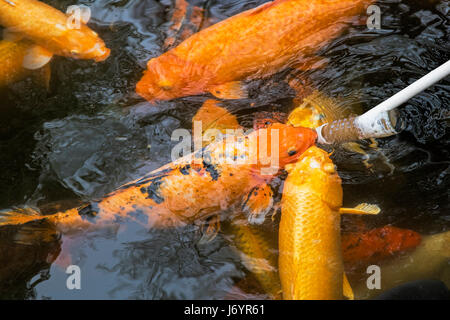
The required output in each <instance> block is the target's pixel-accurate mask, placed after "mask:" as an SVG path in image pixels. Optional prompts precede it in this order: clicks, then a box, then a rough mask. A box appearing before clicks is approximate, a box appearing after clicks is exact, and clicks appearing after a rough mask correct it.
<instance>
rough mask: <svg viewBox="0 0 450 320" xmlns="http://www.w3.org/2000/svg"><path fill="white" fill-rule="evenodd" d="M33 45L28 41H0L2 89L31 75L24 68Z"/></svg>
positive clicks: (0, 78) (0, 83) (0, 82)
mask: <svg viewBox="0 0 450 320" xmlns="http://www.w3.org/2000/svg"><path fill="white" fill-rule="evenodd" d="M32 47H33V43H32V42H31V41H27V40H21V41H6V40H1V41H0V87H3V86H5V85H7V84H9V83H13V82H16V81H19V80H22V79H23V78H25V77H27V76H28V75H29V74H30V70H28V69H26V68H25V67H24V66H23V61H24V59H25V56H26V54H27V51H28V50H29V49H30V48H32Z"/></svg>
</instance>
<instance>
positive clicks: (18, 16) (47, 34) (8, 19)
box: [0, 0, 110, 69]
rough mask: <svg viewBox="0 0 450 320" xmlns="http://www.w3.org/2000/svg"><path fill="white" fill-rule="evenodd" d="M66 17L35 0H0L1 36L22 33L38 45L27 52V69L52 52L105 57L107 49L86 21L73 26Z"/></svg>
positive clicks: (44, 61) (41, 62)
mask: <svg viewBox="0 0 450 320" xmlns="http://www.w3.org/2000/svg"><path fill="white" fill-rule="evenodd" d="M68 20H69V16H67V15H66V14H64V13H62V12H61V11H59V10H57V9H55V8H53V7H51V6H49V5H47V4H45V3H43V2H40V1H37V0H0V25H2V26H4V27H5V28H7V31H6V34H5V36H4V38H5V39H6V40H11V39H16V40H17V39H20V38H22V37H25V38H27V39H30V40H32V41H33V42H35V43H36V44H37V45H38V46H40V48H36V47H34V48H33V50H30V51H29V52H28V55H29V56H30V58H29V59H31V60H32V61H33V62H34V63H33V64H31V63H30V64H29V66H28V67H29V68H30V69H36V68H39V67H42V66H43V65H44V64H45V63H47V62H48V61H49V60H50V58H51V57H52V55H53V54H56V55H61V56H66V57H71V58H76V59H94V60H95V61H103V60H105V59H106V58H108V56H109V53H110V50H109V49H108V48H106V46H105V43H104V42H103V40H102V39H101V38H100V37H99V36H98V34H97V33H95V32H94V31H93V30H91V29H90V28H89V27H88V26H87V25H86V24H85V23H84V22H86V21H84V22H82V21H80V27H79V29H76V28H71V26H70V25H69V24H68ZM32 57H35V58H34V59H32Z"/></svg>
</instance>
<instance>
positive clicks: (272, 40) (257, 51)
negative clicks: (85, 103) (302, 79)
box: [136, 0, 373, 102]
mask: <svg viewBox="0 0 450 320" xmlns="http://www.w3.org/2000/svg"><path fill="white" fill-rule="evenodd" d="M372 1H373V0H339V1H337V0H320V1H314V2H311V1H307V0H276V1H273V2H268V3H265V4H263V5H261V6H259V7H257V8H254V9H251V10H247V11H244V12H242V13H240V14H237V15H235V16H233V17H230V18H228V19H226V20H223V21H221V22H219V23H216V24H214V25H212V26H210V27H208V28H206V29H203V30H201V31H200V32H198V33H196V34H194V35H192V36H191V37H189V38H188V39H186V40H184V41H183V42H182V43H181V44H179V45H178V46H177V47H175V48H173V49H171V50H169V51H167V52H166V53H164V54H162V55H160V56H159V57H156V58H153V59H151V60H150V61H149V62H148V63H147V70H146V72H145V74H144V76H143V77H142V79H141V80H140V81H139V82H138V84H137V86H136V92H137V93H138V94H139V95H141V96H142V97H144V98H145V99H147V100H149V101H150V102H155V101H158V100H170V99H175V98H179V97H184V96H189V95H198V94H203V93H207V92H209V93H211V94H213V95H214V96H216V97H218V98H224V99H238V98H243V97H246V95H247V93H246V90H245V89H244V88H243V83H242V81H245V80H252V79H257V78H263V77H268V76H270V75H272V74H274V73H276V72H278V71H280V70H282V69H285V68H287V67H289V66H295V65H297V64H302V61H303V60H305V59H311V56H312V55H313V54H315V52H316V51H317V50H318V49H319V48H320V47H322V46H323V45H324V44H326V43H327V41H328V40H329V39H332V38H334V37H336V36H338V35H339V34H341V33H342V32H343V30H345V28H346V27H347V24H348V22H350V20H352V19H353V18H354V17H355V15H358V14H360V13H362V12H363V11H364V9H365V8H366V6H367V5H369V4H370V3H371V2H372Z"/></svg>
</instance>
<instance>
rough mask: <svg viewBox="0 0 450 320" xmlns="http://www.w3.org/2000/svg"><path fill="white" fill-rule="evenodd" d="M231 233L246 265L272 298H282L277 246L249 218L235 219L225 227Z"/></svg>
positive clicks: (233, 241)
mask: <svg viewBox="0 0 450 320" xmlns="http://www.w3.org/2000/svg"><path fill="white" fill-rule="evenodd" d="M225 231H228V232H229V233H230V234H231V237H232V243H233V245H234V246H235V247H236V249H237V251H238V254H239V255H240V257H241V261H242V263H243V264H244V266H245V267H246V268H247V270H249V271H250V272H251V273H252V274H253V276H254V277H255V279H256V280H257V281H258V283H259V284H260V286H261V288H262V289H263V290H264V292H265V293H267V294H269V295H270V297H271V298H272V299H276V300H278V299H280V298H281V285H280V278H279V275H278V268H277V264H278V263H277V259H278V256H277V254H276V247H275V246H274V245H272V244H271V243H270V240H269V239H268V237H267V234H265V233H264V232H263V231H262V230H259V229H257V228H256V227H255V226H251V225H250V224H249V223H248V221H247V219H235V220H234V221H233V222H231V223H230V224H229V226H228V228H226V229H225Z"/></svg>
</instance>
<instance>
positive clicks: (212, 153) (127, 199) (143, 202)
mask: <svg viewBox="0 0 450 320" xmlns="http://www.w3.org/2000/svg"><path fill="white" fill-rule="evenodd" d="M262 130H263V129H261V130H257V131H253V132H252V133H250V134H249V135H241V136H239V137H238V136H237V137H236V140H238V141H239V140H241V141H242V142H243V143H244V144H245V145H248V144H250V143H251V141H260V140H259V137H260V136H261V135H263V134H264V135H266V136H267V140H268V144H269V145H270V146H272V141H273V140H272V139H274V138H275V134H276V135H278V136H279V143H278V144H277V146H278V149H279V166H280V168H283V167H284V166H285V165H287V164H289V163H292V162H294V161H296V160H297V159H298V158H299V157H300V155H301V154H302V153H303V152H304V151H305V150H306V149H307V148H309V147H310V146H311V145H313V144H314V143H315V139H316V133H315V132H314V131H312V130H310V129H306V128H294V127H292V126H287V125H281V124H274V125H272V126H271V127H270V128H268V129H267V131H265V132H262ZM242 146H243V145H240V144H237V143H234V142H233V143H230V142H229V141H227V140H224V141H223V140H222V141H217V142H215V143H213V144H210V145H208V146H207V147H205V148H204V149H203V150H199V151H196V152H194V153H193V154H189V155H187V156H185V157H182V158H180V159H178V160H176V161H174V162H172V163H169V164H167V165H165V166H163V167H161V168H159V169H157V170H155V171H152V172H150V173H149V174H147V175H146V176H144V177H142V178H140V179H138V180H135V181H133V182H130V183H128V184H125V185H124V186H122V187H120V188H118V189H117V190H116V191H114V192H112V193H111V194H109V195H107V196H105V197H104V198H102V199H100V200H97V201H92V202H91V203H89V204H88V205H87V206H84V207H81V208H74V209H70V210H68V211H64V212H59V213H56V214H52V215H48V216H42V215H39V214H38V213H37V212H32V210H30V209H28V210H25V211H23V210H22V211H20V210H13V211H4V212H2V213H1V214H0V226H2V225H11V224H24V223H26V222H28V221H33V220H39V219H46V220H49V221H51V222H53V223H55V224H56V225H57V226H58V227H59V230H60V231H62V232H64V231H66V230H67V231H70V230H74V229H75V230H76V229H81V228H87V227H90V226H101V225H105V224H111V223H115V221H116V219H120V218H121V217H124V218H129V219H132V220H134V221H137V222H139V223H141V224H143V225H145V226H147V227H155V228H158V227H176V226H182V225H185V224H187V223H192V222H195V221H197V220H204V219H207V218H208V217H211V216H212V215H214V214H217V213H218V212H220V211H221V210H225V209H230V210H233V209H236V210H237V209H242V207H244V208H249V209H248V212H249V214H250V215H253V214H256V215H258V214H259V213H260V211H264V210H267V208H263V207H261V206H260V205H259V203H258V199H259V198H258V196H257V195H258V192H257V191H258V190H259V189H260V188H264V186H266V183H267V181H270V179H272V178H273V177H274V175H275V174H276V172H274V173H273V174H265V173H262V169H264V168H266V167H267V163H266V160H267V159H266V158H265V157H264V156H262V157H261V156H258V157H257V161H256V162H254V163H252V161H247V160H246V157H249V155H250V154H249V151H248V150H251V148H250V147H248V148H242ZM261 147H262V145H260V144H258V145H257V149H258V150H257V154H260V150H261ZM268 149H269V151H270V150H271V149H272V147H271V148H268ZM224 153H227V156H230V157H231V158H233V159H235V160H236V159H239V158H240V159H241V160H242V162H241V163H240V164H239V163H237V164H236V163H230V162H229V161H224V158H223V156H224ZM267 203H268V204H270V201H268V202H267ZM250 209H252V210H253V209H254V211H250Z"/></svg>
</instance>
